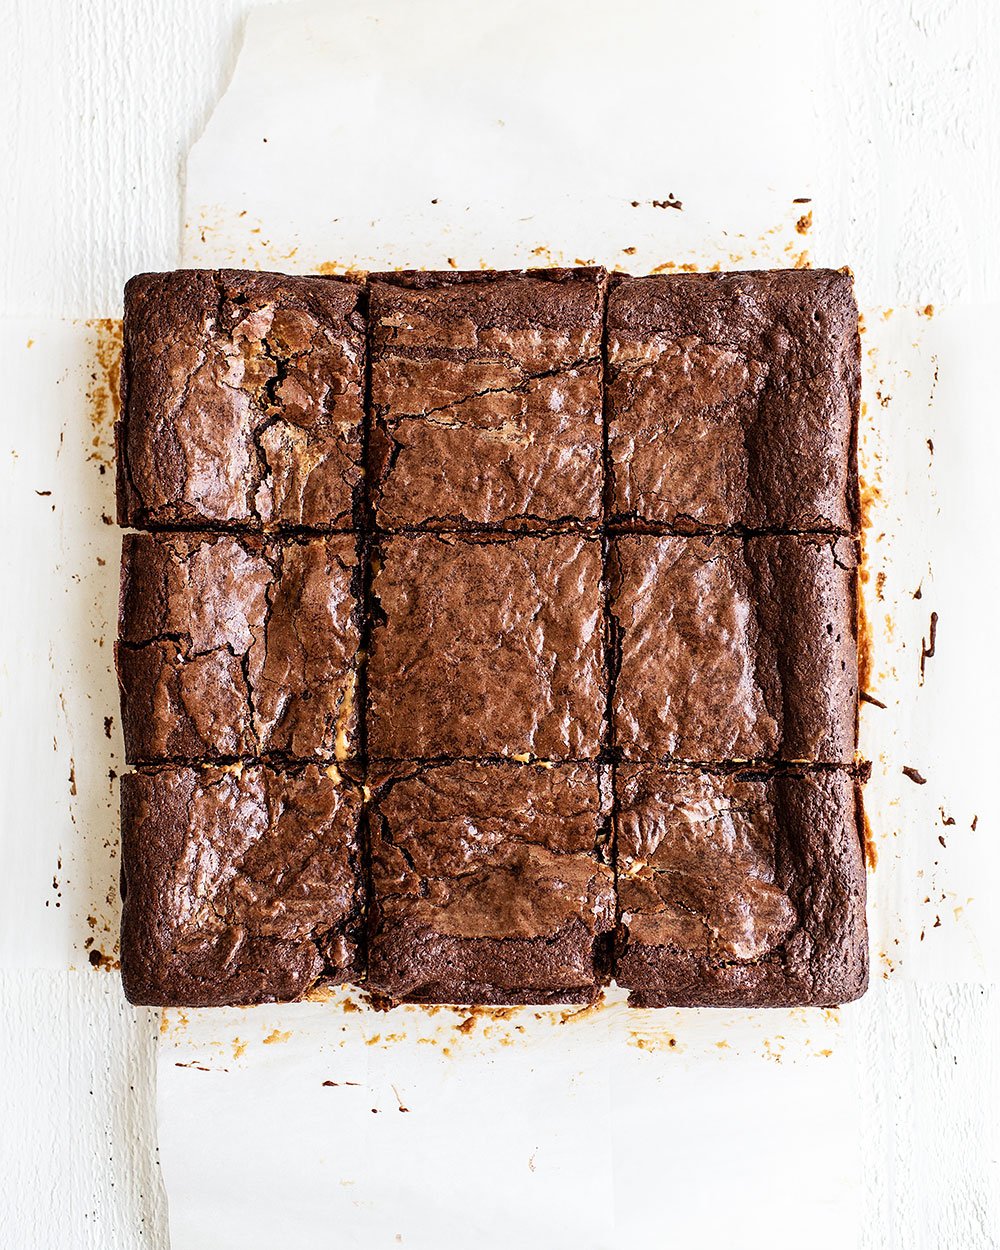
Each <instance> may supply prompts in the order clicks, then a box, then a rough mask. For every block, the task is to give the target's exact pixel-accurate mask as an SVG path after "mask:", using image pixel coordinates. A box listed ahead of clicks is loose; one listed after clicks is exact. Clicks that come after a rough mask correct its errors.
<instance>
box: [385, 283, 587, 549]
mask: <svg viewBox="0 0 1000 1250" xmlns="http://www.w3.org/2000/svg"><path fill="white" fill-rule="evenodd" d="M604 285H605V275H604V273H603V271H602V270H595V269H576V270H553V271H539V272H536V273H507V274H475V273H473V274H455V273H450V274H448V273H446V274H424V273H414V274H401V275H392V274H387V275H380V276H378V277H376V278H373V279H372V282H371V286H370V322H371V336H372V349H371V357H372V359H371V401H372V410H373V425H372V436H371V493H372V504H373V508H374V514H375V519H376V522H377V524H378V525H379V526H380V527H381V528H383V529H387V530H393V529H399V528H405V527H408V526H426V527H429V528H436V529H472V528H477V527H483V528H504V527H514V526H519V527H540V526H545V525H551V524H554V523H567V522H577V523H579V524H580V525H583V526H588V525H589V526H591V527H593V526H595V525H596V524H597V523H598V522H599V521H600V519H601V495H602V462H601V456H602V447H603V427H602V365H601V334H602V321H603V311H604Z"/></svg>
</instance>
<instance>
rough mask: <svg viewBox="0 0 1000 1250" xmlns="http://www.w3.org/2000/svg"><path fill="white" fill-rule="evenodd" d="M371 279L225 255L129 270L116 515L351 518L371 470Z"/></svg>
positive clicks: (328, 524) (179, 519)
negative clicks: (367, 352)
mask: <svg viewBox="0 0 1000 1250" xmlns="http://www.w3.org/2000/svg"><path fill="white" fill-rule="evenodd" d="M362 291H363V288H362V286H361V285H360V284H359V283H357V282H352V281H348V280H346V279H340V278H289V277H285V276H284V275H283V274H273V273H250V272H244V271H237V270H230V269H223V270H218V271H213V270H203V269H188V270H179V271H177V272H175V273H146V274H140V275H139V276H138V277H135V278H133V279H132V280H131V281H130V282H129V283H128V285H127V286H126V288H125V324H124V354H123V368H122V397H123V406H122V419H121V423H120V426H119V429H118V519H119V521H120V522H121V523H122V524H123V525H135V526H139V527H147V526H153V527H156V526H176V525H182V526H203V525H206V524H207V525H215V524H220V525H229V524H234V525H248V524H249V525H253V524H258V525H268V526H305V527H308V528H314V529H348V528H350V526H351V524H352V518H353V514H354V511H355V508H356V506H357V503H358V491H359V487H360V484H361V480H362V472H361V427H362V415H363V414H362V407H363V380H364V349H365V339H364V322H363V319H362V317H361V314H360V312H359V310H358V305H359V300H360V298H361V294H362Z"/></svg>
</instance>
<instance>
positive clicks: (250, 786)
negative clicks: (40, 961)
mask: <svg viewBox="0 0 1000 1250" xmlns="http://www.w3.org/2000/svg"><path fill="white" fill-rule="evenodd" d="M121 796H122V897H123V900H124V904H123V910H122V942H121V958H122V980H123V982H124V985H125V993H126V994H127V996H128V998H129V1000H130V1001H131V1002H133V1003H149V1004H154V1005H158V1006H184V1007H211V1006H220V1005H224V1004H229V1003H233V1004H242V1003H260V1002H272V1001H285V1000H288V999H293V998H299V997H300V996H301V995H302V994H304V993H305V992H306V991H307V990H308V989H309V988H310V986H312V985H313V984H314V983H315V982H316V981H317V980H319V979H320V978H321V977H325V978H329V979H331V980H334V981H343V980H347V979H349V978H354V977H355V976H356V975H357V974H358V972H359V971H360V966H359V961H358V953H357V952H358V938H359V935H360V929H361V914H362V887H361V876H360V860H359V852H358V820H359V814H360V810H361V799H360V793H359V791H358V789H357V788H355V787H354V786H352V785H350V784H349V783H347V782H346V781H344V780H343V779H342V778H341V777H340V776H339V774H338V773H337V771H336V769H335V768H331V769H328V770H327V771H325V772H323V771H321V770H320V769H318V768H316V767H315V766H313V765H309V766H307V767H305V768H304V769H303V770H302V771H301V772H298V773H287V772H275V771H272V770H271V769H270V768H266V767H261V766H258V765H253V766H248V767H246V768H241V767H240V766H238V765H237V766H233V767H231V768H228V769H225V768H211V767H206V768H174V767H168V768H160V769H156V770H154V771H150V772H142V773H131V774H128V775H126V776H124V777H123V778H122V791H121Z"/></svg>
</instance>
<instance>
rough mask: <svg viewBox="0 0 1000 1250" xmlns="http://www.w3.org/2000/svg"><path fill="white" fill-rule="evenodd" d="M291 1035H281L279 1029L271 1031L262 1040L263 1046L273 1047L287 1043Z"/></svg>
mask: <svg viewBox="0 0 1000 1250" xmlns="http://www.w3.org/2000/svg"><path fill="white" fill-rule="evenodd" d="M291 1036H292V1035H291V1033H283V1032H282V1031H281V1030H280V1029H272V1030H271V1032H270V1033H268V1035H267V1037H265V1038H264V1045H265V1046H274V1045H277V1044H278V1043H279V1042H287V1041H290V1040H291Z"/></svg>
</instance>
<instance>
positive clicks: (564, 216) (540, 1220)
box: [158, 0, 1000, 1250]
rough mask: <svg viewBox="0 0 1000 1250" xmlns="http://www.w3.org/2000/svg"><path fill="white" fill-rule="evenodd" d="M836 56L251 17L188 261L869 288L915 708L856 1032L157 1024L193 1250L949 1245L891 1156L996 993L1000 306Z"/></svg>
mask: <svg viewBox="0 0 1000 1250" xmlns="http://www.w3.org/2000/svg"><path fill="white" fill-rule="evenodd" d="M829 33H830V32H829V31H828V29H827V27H826V25H825V19H824V17H823V16H822V14H820V13H819V11H818V8H817V7H814V6H810V5H805V6H803V5H799V4H791V3H787V4H786V3H775V4H770V5H767V6H758V5H734V4H723V3H720V2H717V0H708V2H706V3H701V4H698V5H693V6H681V5H677V4H666V5H660V6H658V5H654V4H640V3H637V2H633V0H629V2H627V3H624V4H622V3H619V4H616V5H613V6H612V5H603V4H601V5H597V4H589V3H577V4H569V3H561V2H560V3H549V4H543V5H539V4H537V3H526V2H524V0H515V2H514V3H509V4H505V5H473V4H459V3H457V0H456V2H455V3H449V2H441V0H417V2H414V3H410V4H407V5H403V4H389V3H385V4H378V3H371V2H366V3H360V4H348V3H346V2H337V3H327V4H320V3H306V4H301V5H293V6H279V7H274V8H268V9H263V10H260V11H258V12H257V13H255V14H254V16H253V17H252V19H251V21H250V23H249V26H248V29H247V34H246V40H245V45H244V48H243V52H242V55H241V57H240V60H239V63H238V66H237V68H236V72H235V75H234V78H233V80H232V83H231V85H230V87H229V90H228V92H227V93H226V95H225V97H224V98H223V100H222V101H221V102H220V104H219V106H218V108H217V109H216V111H215V114H214V116H213V118H212V120H211V122H210V124H209V126H208V128H207V130H206V132H205V134H204V135H203V137H202V138H201V140H200V141H199V142H198V143H197V145H196V146H195V148H194V150H193V151H192V153H191V156H190V160H189V162H188V169H187V208H186V215H185V222H184V256H183V260H184V263H186V264H192V265H217V264H235V265H251V266H259V267H262V268H278V269H284V270H286V271H293V272H308V271H315V270H317V269H319V270H321V271H323V272H335V271H338V270H342V269H354V268H356V269H367V268H376V267H377V268H393V267H421V266H426V267H448V266H449V265H454V266H455V267H457V268H475V267H479V266H480V265H483V266H516V265H533V264H534V265H538V264H551V263H570V264H572V263H575V262H578V261H581V262H599V263H602V264H605V265H608V266H611V267H614V266H620V267H622V268H626V269H629V270H631V271H633V272H636V273H641V272H648V271H650V270H652V269H654V268H658V267H660V268H663V269H664V270H665V271H669V270H670V269H671V268H674V267H677V266H683V265H695V266H697V267H699V268H707V267H710V266H712V265H713V264H717V265H720V266H721V267H723V268H730V267H742V268H753V267H765V266H775V265H795V264H810V263H811V264H814V265H815V264H833V265H841V264H850V265H851V266H852V268H853V269H854V271H855V274H856V277H857V283H858V291H859V298H860V300H861V303H862V305H863V306H864V310H865V311H864V322H865V332H864V338H863V345H864V351H865V375H866V383H865V414H864V420H863V439H862V469H863V477H864V485H865V494H866V506H867V511H868V528H867V535H866V573H865V577H866V582H865V602H866V608H867V614H868V619H869V624H870V630H871V644H872V667H871V675H870V678H869V681H868V690H869V693H870V694H871V695H872V696H873V698H874V699H876V700H878V702H879V703H881V704H884V705H885V706H884V707H879V706H877V705H876V704H874V703H868V704H866V705H865V707H864V708H863V717H862V751H863V753H864V755H865V756H866V757H868V758H870V759H871V760H872V761H873V773H872V779H871V783H870V785H869V787H868V792H867V806H868V813H869V818H870V822H871V826H872V847H873V855H872V858H873V859H874V858H875V857H876V856H877V859H878V865H877V868H875V869H874V871H873V872H872V873H871V874H870V890H871V904H870V909H869V916H870V922H871V930H872V989H871V991H870V993H869V995H868V996H867V998H866V999H864V1000H863V1001H862V1002H861V1003H859V1004H857V1005H854V1006H852V1007H848V1008H844V1009H842V1010H839V1011H802V1010H800V1011H777V1012H749V1013H748V1012H731V1011H713V1012H709V1011H683V1012H682V1011H662V1012H632V1011H629V1010H628V1009H627V1008H626V1007H625V1005H624V1002H623V996H622V995H621V994H619V993H617V992H615V993H612V994H609V996H608V999H607V1001H606V1002H605V1003H604V1004H603V1005H601V1006H599V1007H598V1008H595V1009H591V1010H588V1011H585V1012H582V1013H581V1012H575V1011H573V1010H567V1011H558V1010H545V1011H541V1010H540V1011H534V1010H531V1009H522V1010H517V1011H510V1012H501V1013H492V1014H490V1013H481V1012H480V1013H469V1012H456V1011H452V1010H450V1009H437V1010H427V1009H420V1008H415V1007H404V1008H397V1009H396V1010H394V1011H392V1012H390V1013H378V1012H374V1011H372V1010H371V1009H370V1008H369V1007H367V1006H366V1005H365V1004H364V1002H363V1001H362V999H361V998H360V997H359V996H357V995H354V994H352V993H351V992H348V991H343V992H338V993H335V994H332V995H330V996H329V997H328V998H327V999H326V1000H324V1001H316V1002H310V1003H304V1004H298V1005H295V1006H291V1007H274V1008H261V1009H254V1010H245V1011H240V1010H232V1011H228V1010H227V1011H222V1010H220V1011H202V1012H193V1011H192V1012H187V1013H184V1012H177V1011H172V1012H166V1013H164V1018H163V1026H162V1033H161V1038H160V1048H159V1067H158V1082H159V1086H158V1114H159V1137H160V1157H161V1161H162V1166H163V1171H164V1176H165V1181H166V1186H167V1191H168V1195H169V1203H170V1212H171V1238H172V1246H173V1248H174V1250H230V1248H231V1247H232V1248H235V1247H241V1248H242V1250H256V1248H257V1247H261V1248H263V1247H265V1246H266V1247H269V1248H270V1247H274V1246H283V1247H284V1246H287V1247H336V1248H337V1250H340V1248H344V1247H351V1248H352V1250H353V1248H357V1250H381V1248H382V1247H392V1246H395V1245H402V1246H409V1247H414V1248H416V1250H472V1248H473V1247H475V1248H477V1250H480V1248H482V1250H487V1248H488V1250H494V1248H496V1250H501V1248H503V1250H507V1248H508V1247H512V1246H518V1247H536V1246H537V1247H545V1248H546V1250H562V1248H563V1247H574V1250H605V1248H610V1247H616V1248H617V1247H626V1246H628V1247H632V1246H657V1247H674V1246H677V1247H680V1246H684V1247H687V1246H695V1245H696V1246H698V1247H701V1248H702V1250H729V1248H731V1247H734V1246H740V1247H741V1248H743V1250H751V1248H753V1247H765V1246H767V1247H769V1248H771V1250H785V1248H788V1250H792V1248H793V1247H795V1248H797V1247H801V1246H806V1245H808V1246H810V1247H812V1248H813V1250H822V1248H823V1247H830V1248H831V1250H832V1248H833V1247H838V1248H842V1247H849V1246H855V1245H860V1244H865V1245H870V1246H888V1245H890V1244H892V1245H896V1244H897V1241H896V1240H895V1239H896V1238H899V1237H901V1238H902V1240H900V1241H898V1244H900V1245H907V1246H917V1245H927V1246H928V1247H930V1246H933V1245H937V1244H938V1242H936V1241H935V1240H934V1239H933V1233H932V1232H931V1233H927V1234H926V1236H927V1238H928V1239H927V1240H925V1239H924V1238H925V1233H924V1231H923V1230H922V1225H921V1220H920V1209H921V1207H920V1204H921V1196H920V1195H921V1192H922V1189H921V1186H922V1185H923V1184H924V1182H925V1181H926V1184H928V1185H933V1183H934V1182H933V1179H928V1177H929V1176H930V1172H931V1170H932V1161H931V1162H929V1163H928V1172H927V1175H926V1176H924V1175H923V1174H921V1173H915V1172H914V1165H913V1164H912V1162H911V1163H909V1164H907V1165H906V1169H904V1168H903V1165H902V1164H900V1163H899V1161H898V1160H899V1159H901V1158H903V1157H904V1156H905V1157H906V1158H909V1157H910V1154H908V1153H907V1152H910V1153H912V1141H908V1142H907V1141H903V1140H902V1138H901V1134H902V1135H905V1134H907V1133H909V1134H911V1135H912V1134H919V1133H922V1134H923V1135H924V1136H925V1137H926V1138H927V1140H928V1141H929V1140H930V1138H931V1132H930V1131H929V1126H928V1125H927V1124H926V1123H923V1121H921V1120H920V1119H919V1117H920V1116H921V1115H923V1114H924V1113H923V1112H922V1111H921V1110H920V1089H919V1073H917V1072H916V1071H915V1067H914V1060H913V1059H912V1056H911V1053H910V1051H909V1050H908V1045H909V1043H908V1041H907V1038H908V1037H909V1036H910V1035H911V1034H914V1035H915V1034H916V1033H917V1032H919V1031H920V1030H921V1029H923V1028H925V1027H927V1024H926V1013H927V1012H929V1011H930V1007H931V1005H932V1003H933V1001H936V1000H934V995H935V994H936V993H937V992H938V990H937V988H935V987H940V986H950V985H952V984H953V983H956V982H967V983H969V984H970V985H980V984H983V985H985V984H987V983H989V982H992V981H993V980H994V979H995V977H996V974H997V951H998V942H997V938H998V932H997V926H998V920H997V917H998V915H1000V886H998V878H1000V872H998V870H1000V855H998V852H997V840H996V830H997V806H998V805H997V799H996V790H995V782H994V775H995V772H996V764H995V759H996V747H997V740H998V734H997V729H996V720H997V708H998V706H1000V680H998V667H997V663H996V659H995V651H996V646H995V642H994V638H993V635H994V633H995V629H996V625H995V621H996V614H995V607H996V600H997V592H996V581H997V573H996V571H995V570H996V559H995V557H994V555H993V546H992V539H991V536H992V535H994V534H996V533H997V529H998V521H1000V515H998V514H1000V505H998V492H997V490H996V488H995V485H994V479H995V476H996V466H997V464H998V463H1000V433H998V421H997V412H996V404H997V400H996V394H995V387H994V383H993V372H994V369H995V365H994V358H995V355H996V343H997V342H998V338H1000V311H998V309H997V308H996V307H993V306H982V305H975V306H974V305H972V304H971V303H969V302H967V301H965V300H961V301H958V300H955V301H952V300H950V299H949V297H950V296H951V295H952V294H953V292H954V290H955V289H956V288H955V287H954V286H953V285H951V281H952V278H953V277H954V275H955V273H956V269H955V266H956V265H957V266H959V268H961V266H962V265H966V264H967V259H968V248H967V247H965V244H964V243H963V240H962V238H961V232H960V231H959V232H957V234H956V232H955V231H954V230H952V229H950V228H949V230H948V232H947V235H948V237H947V239H946V240H945V241H943V242H940V243H939V244H936V245H935V247H934V248H933V249H929V248H925V249H924V252H923V254H922V255H921V246H920V237H919V233H911V237H910V238H908V239H905V240H900V239H899V238H898V237H895V236H892V235H890V234H887V233H886V230H885V227H884V224H883V223H882V221H881V218H880V208H883V207H884V206H885V205H886V204H889V203H895V202H898V200H899V198H900V197H901V196H905V195H907V194H908V193H909V192H908V188H909V187H910V185H911V181H912V178H913V168H912V165H913V154H912V153H906V152H900V153H897V154H896V155H894V156H891V157H889V158H887V157H886V154H885V151H884V149H882V150H881V151H880V149H879V148H878V145H877V143H876V140H877V136H878V130H879V125H880V121H879V117H878V110H877V108H873V107H872V105H871V101H870V99H869V100H867V101H866V99H865V97H864V95H863V94H862V93H859V92H858V91H857V90H856V88H857V84H858V76H857V72H856V67H854V66H852V64H850V62H851V58H852V56H853V53H854V51H855V50H856V49H854V48H853V46H852V45H851V42H850V40H849V39H845V38H843V37H841V38H839V39H838V40H832V39H831V38H830V37H829ZM936 176H937V174H936V172H935V171H934V170H929V171H926V177H928V178H930V179H931V180H933V179H934V178H935V177H936ZM942 202H944V201H942ZM942 211H945V212H946V213H947V212H950V211H951V210H950V208H948V206H947V204H946V206H945V209H944V210H942ZM966 242H967V241H966ZM963 248H964V249H965V250H963ZM907 251H908V253H909V254H907V255H903V254H902V253H903V252H907ZM956 257H957V259H956ZM963 272H966V271H965V270H963ZM962 289H963V290H969V289H970V287H969V284H968V283H966V285H965V286H964V287H963V288H962ZM971 289H973V290H974V289H975V288H974V284H973V286H972V288H971ZM932 612H936V613H937V614H938V618H937V620H938V624H937V646H936V648H935V653H934V655H933V656H932V657H929V658H927V657H925V659H924V663H923V668H922V669H921V652H922V649H923V648H922V639H923V640H929V637H930V635H929V629H930V614H931V613H932ZM904 766H906V767H911V768H913V769H916V770H918V772H919V773H920V774H921V775H922V776H924V777H925V778H926V784H924V785H918V784H916V783H915V782H914V781H912V780H910V779H909V778H908V777H906V776H905V775H904V774H903V772H902V769H903V767H904ZM921 1004H923V1007H922V1006H921ZM957 1062H958V1060H957V1059H956V1063H957ZM983 1063H984V1065H985V1067H988V1066H989V1065H990V1064H993V1065H994V1067H995V1054H994V1056H993V1057H992V1058H991V1057H989V1056H983ZM984 1070H985V1068H984ZM982 1088H983V1094H984V1104H983V1113H982V1114H983V1119H982V1125H981V1135H980V1138H979V1142H980V1145H981V1154H980V1155H979V1156H975V1155H974V1154H973V1156H972V1157H970V1162H969V1165H968V1174H969V1175H970V1176H972V1177H974V1178H978V1181H977V1183H978V1185H979V1192H983V1190H984V1185H983V1184H982V1183H979V1182H981V1181H982V1179H983V1175H985V1176H986V1183H985V1191H986V1192H989V1189H990V1183H991V1182H992V1183H995V1179H996V1172H995V1158H996V1128H995V1119H996V1115H995V1111H996V1108H995V1106H994V1107H993V1111H992V1113H991V1108H990V1102H989V1099H990V1098H993V1097H995V1094H996V1075H995V1071H993V1072H992V1075H991V1076H986V1075H984V1077H983V1087H982ZM907 1100H912V1102H913V1104H914V1108H915V1109H913V1110H911V1109H910V1108H909V1105H908V1102H907ZM965 1131H966V1132H968V1131H969V1130H968V1126H966V1129H965ZM907 1169H908V1170H907ZM977 1169H978V1171H977ZM983 1169H986V1171H985V1173H983ZM904 1171H905V1176H904ZM980 1173H983V1175H980ZM922 1178H923V1179H922ZM901 1187H902V1189H903V1190H905V1194H904V1196H903V1197H902V1198H901V1197H900V1193H901ZM901 1210H905V1211H906V1212H907V1213H908V1214H907V1216H906V1219H908V1220H912V1221H913V1226H912V1229H911V1232H912V1234H913V1235H912V1237H910V1233H908V1232H907V1231H906V1228H903V1230H902V1232H901V1231H900V1226H899V1224H898V1220H899V1219H900V1218H901V1217H900V1216H899V1212H900V1211H901ZM996 1215H997V1206H996V1205H994V1206H993V1207H992V1208H990V1209H989V1210H987V1211H986V1213H985V1216H984V1217H983V1218H991V1219H995V1217H996ZM890 1222H894V1223H893V1227H892V1228H891V1230H890V1228H889V1223H890ZM907 1227H908V1226H907ZM890 1231H891V1234H892V1238H893V1240H892V1241H890ZM907 1238H909V1239H907ZM970 1244H972V1243H970ZM975 1244H976V1245H979V1244H987V1243H985V1242H975Z"/></svg>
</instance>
